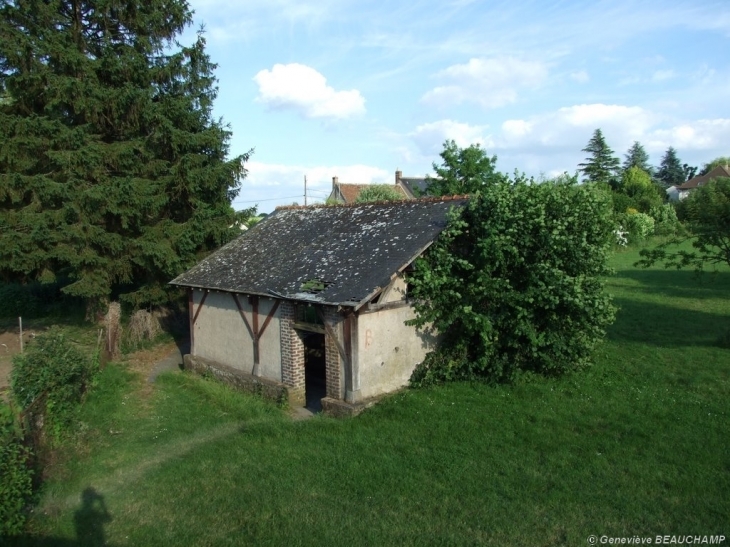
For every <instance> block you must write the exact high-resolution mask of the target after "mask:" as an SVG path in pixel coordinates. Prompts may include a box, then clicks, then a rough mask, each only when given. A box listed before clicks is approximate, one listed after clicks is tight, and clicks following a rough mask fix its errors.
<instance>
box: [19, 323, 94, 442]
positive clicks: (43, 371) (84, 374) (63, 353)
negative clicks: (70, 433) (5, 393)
mask: <svg viewBox="0 0 730 547" xmlns="http://www.w3.org/2000/svg"><path fill="white" fill-rule="evenodd" d="M95 370H96V366H95V364H94V363H93V361H92V359H90V358H88V357H87V356H85V355H84V354H83V353H82V352H81V351H80V350H79V349H78V348H76V347H75V346H73V345H72V344H71V342H70V341H69V340H68V339H67V338H66V337H65V336H64V335H63V334H62V333H61V332H60V331H59V330H57V329H50V330H49V331H47V332H46V333H44V334H41V335H39V336H37V337H36V338H35V340H34V341H33V343H32V344H29V345H28V348H27V350H26V352H25V353H22V354H18V355H16V356H15V357H14V358H13V371H12V375H11V390H12V393H13V396H14V398H15V399H16V401H17V402H18V404H19V405H20V407H21V408H23V409H24V410H27V409H29V408H30V407H31V405H34V407H33V414H34V415H36V416H42V418H43V420H42V422H43V424H44V428H46V429H47V430H48V431H50V432H51V433H52V434H53V435H54V437H56V438H57V437H58V436H59V435H60V434H61V433H62V431H63V430H64V428H65V427H66V425H67V424H68V422H69V421H70V420H71V417H72V414H73V411H74V410H75V409H76V407H77V406H78V404H79V403H80V402H81V399H82V397H83V395H84V393H85V392H86V389H87V387H88V385H89V383H90V382H91V380H92V377H93V374H94V371H95Z"/></svg>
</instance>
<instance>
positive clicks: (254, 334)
mask: <svg viewBox="0 0 730 547" xmlns="http://www.w3.org/2000/svg"><path fill="white" fill-rule="evenodd" d="M232 295H233V300H234V301H235V302H236V306H237V307H238V313H239V314H241V319H243V323H244V324H245V325H246V330H248V334H249V335H250V336H251V340H252V341H253V370H252V371H251V374H253V375H254V376H261V370H260V367H259V365H260V363H261V359H260V356H259V341H260V340H261V337H262V336H263V335H264V331H265V330H266V327H268V326H269V323H270V322H271V318H272V317H274V314H275V313H276V310H277V309H278V308H279V300H276V301H274V305H273V306H272V307H271V311H270V312H269V314H268V315H267V316H266V319H265V320H264V324H263V325H262V326H261V330H259V297H258V296H250V297H249V301H250V302H251V309H252V312H251V320H252V322H253V327H252V326H251V324H250V323H249V322H248V319H246V314H245V313H244V311H243V306H241V301H240V300H239V299H238V295H237V294H235V293H232Z"/></svg>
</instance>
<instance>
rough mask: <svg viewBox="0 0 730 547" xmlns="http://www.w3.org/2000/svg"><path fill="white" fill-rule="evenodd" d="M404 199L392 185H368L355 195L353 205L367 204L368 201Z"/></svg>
mask: <svg viewBox="0 0 730 547" xmlns="http://www.w3.org/2000/svg"><path fill="white" fill-rule="evenodd" d="M401 199H405V198H404V196H403V194H401V193H400V192H398V190H396V189H395V186H393V185H392V184H369V185H368V186H366V187H365V188H363V189H362V190H360V193H359V194H358V195H357V199H356V200H355V203H367V202H369V201H398V200H401Z"/></svg>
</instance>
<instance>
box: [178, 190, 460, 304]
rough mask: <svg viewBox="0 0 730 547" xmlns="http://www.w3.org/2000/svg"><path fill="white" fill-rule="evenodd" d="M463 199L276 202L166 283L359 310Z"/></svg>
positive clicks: (431, 238)
mask: <svg viewBox="0 0 730 547" xmlns="http://www.w3.org/2000/svg"><path fill="white" fill-rule="evenodd" d="M466 201H467V198H465V197H463V196H461V197H450V198H427V199H422V200H406V201H395V202H377V203H363V204H357V205H334V206H313V207H281V208H278V209H277V210H276V211H275V212H274V213H273V214H272V215H270V216H269V217H268V218H266V219H265V220H263V221H261V222H259V223H258V224H257V225H256V226H254V227H253V228H252V229H250V230H249V231H247V232H245V233H244V234H243V235H241V236H239V237H238V238H236V239H235V240H233V241H232V242H230V243H228V244H227V245H225V246H224V247H222V248H221V249H219V250H218V251H216V252H215V253H213V254H211V255H210V256H209V257H207V258H206V259H204V260H203V261H202V262H200V263H199V264H197V265H196V266H194V267H193V268H191V269H190V270H188V271H187V272H185V273H184V274H182V275H180V276H178V277H177V278H176V279H175V280H173V281H172V282H171V283H172V284H173V285H181V286H184V287H196V288H203V289H218V290H223V291H231V292H238V293H244V294H258V295H265V296H277V297H282V298H287V299H292V300H301V301H309V302H317V303H323V304H336V305H343V306H353V307H359V306H360V305H362V304H364V303H365V302H367V301H368V300H370V299H371V298H373V297H374V296H375V295H376V294H377V293H378V292H379V291H380V290H381V289H382V288H384V287H385V286H387V285H388V283H389V282H390V280H391V276H392V275H393V274H395V273H396V272H398V271H401V270H402V269H403V268H405V267H406V266H407V265H408V264H410V263H411V262H413V260H415V259H416V258H417V257H418V256H419V255H420V254H421V253H422V252H423V251H424V250H425V249H426V248H427V247H428V246H429V245H430V244H431V243H432V242H433V241H434V239H436V237H437V236H438V234H439V233H441V231H442V230H443V229H444V227H445V226H446V221H447V214H448V212H449V210H450V209H451V208H452V207H463V206H464V205H465V204H466Z"/></svg>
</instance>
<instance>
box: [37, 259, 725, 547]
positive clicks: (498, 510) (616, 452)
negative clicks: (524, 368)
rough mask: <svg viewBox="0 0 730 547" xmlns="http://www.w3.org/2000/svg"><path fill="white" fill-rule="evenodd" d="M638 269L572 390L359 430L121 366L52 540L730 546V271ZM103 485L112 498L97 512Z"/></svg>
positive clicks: (502, 396) (400, 399)
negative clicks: (724, 540)
mask: <svg viewBox="0 0 730 547" xmlns="http://www.w3.org/2000/svg"><path fill="white" fill-rule="evenodd" d="M636 259H637V253H636V252H633V251H628V252H625V253H622V254H619V255H617V256H616V257H615V259H614V262H615V267H616V268H617V275H616V276H615V277H613V278H611V279H610V280H609V289H610V291H611V292H612V293H613V294H614V295H615V297H616V302H617V304H618V305H619V306H620V307H621V310H620V312H619V315H618V319H617V321H616V323H615V325H613V326H612V327H611V329H610V331H609V334H608V337H607V340H606V342H605V343H604V344H603V345H602V346H601V347H600V348H599V350H598V352H597V355H596V365H595V366H594V367H593V368H591V369H590V370H588V371H585V372H582V373H580V374H575V375H573V376H570V377H565V378H561V379H537V380H535V381H534V382H531V383H528V384H524V385H519V386H500V387H489V386H486V385H482V384H478V383H475V384H465V383H460V384H453V385H448V386H443V387H438V388H433V389H425V390H418V391H410V390H407V391H404V392H401V393H399V394H396V395H395V396H393V397H390V398H389V399H387V400H386V401H384V402H383V403H382V404H380V405H378V406H377V407H375V408H373V409H371V410H369V411H368V412H366V413H365V414H363V415H361V416H360V417H358V418H356V419H352V420H340V421H337V420H331V419H326V418H315V419H312V420H309V421H305V422H292V421H291V420H289V419H288V418H287V416H286V415H285V414H284V413H283V412H281V411H279V410H278V409H276V408H274V407H273V406H270V405H267V404H265V403H263V402H261V401H258V400H256V399H253V398H248V397H242V396H239V395H236V394H233V393H231V392H230V391H228V390H227V389H225V388H223V387H222V386H219V385H217V384H215V383H213V382H211V381H207V380H204V379H201V378H197V377H192V376H188V375H184V374H174V375H163V376H161V377H160V378H159V379H158V383H157V385H156V387H155V389H154V391H153V392H152V393H149V392H147V393H145V392H144V390H141V389H138V386H139V385H141V383H142V382H143V381H144V380H143V379H139V378H137V377H135V376H133V375H130V374H129V373H127V372H125V371H124V370H122V369H121V368H119V367H110V368H108V369H107V371H106V372H105V373H104V375H103V376H102V377H101V378H100V384H99V386H97V390H96V391H95V393H94V395H93V396H92V397H91V398H90V400H89V401H88V403H87V405H86V406H85V408H84V410H83V412H82V415H81V416H80V431H81V432H80V433H79V437H78V440H77V441H76V444H75V446H74V447H72V448H73V451H71V450H69V451H68V452H67V456H66V460H65V461H64V462H63V463H61V464H59V465H58V466H57V467H56V468H55V469H54V475H53V476H52V477H51V479H50V480H49V482H48V483H47V485H46V488H45V490H44V492H43V497H42V499H41V502H40V504H39V508H38V512H37V514H36V515H35V516H34V518H33V522H32V526H33V530H34V532H35V534H36V537H37V538H38V540H37V541H38V542H40V544H44V542H45V543H47V542H48V538H56V539H58V538H65V541H66V542H67V543H68V544H69V545H70V544H78V545H84V544H93V543H94V542H97V543H98V542H99V541H100V539H99V538H102V539H103V540H104V541H106V542H107V544H110V545H130V546H131V545H170V546H173V545H175V546H178V545H500V546H510V545H514V546H533V545H535V546H548V545H581V546H582V545H587V544H588V543H587V538H588V537H589V536H590V535H596V536H598V537H601V536H607V537H628V536H631V537H633V536H639V537H651V538H654V537H655V536H657V535H671V534H675V535H677V534H682V535H685V534H697V535H710V534H724V535H725V536H730V533H729V532H730V495H728V493H729V492H730V450H729V449H730V402H729V401H730V349H728V348H724V347H721V345H720V343H719V342H720V340H721V338H722V337H723V335H725V334H727V333H728V332H730V271H729V270H728V269H727V268H725V269H724V270H723V271H721V272H720V273H718V274H717V275H716V276H714V277H711V276H706V277H705V278H702V279H697V278H696V277H695V276H694V274H693V273H691V272H683V271H667V270H662V269H652V270H637V269H635V268H633V266H632V263H633V262H634V261H635V260H636ZM71 454H73V456H71ZM90 489H91V491H92V492H93V493H94V496H98V498H88V497H84V492H87V493H88V492H89V491H90ZM88 499H96V500H97V501H96V502H95V503H97V504H98V503H100V501H99V500H102V501H103V505H104V509H103V511H102V510H101V509H98V510H94V509H93V507H87V505H88V506H90V504H91V502H88V501H87V502H85V501H84V500H88ZM81 517H83V518H81ZM95 518H96V520H94V519H95ZM80 523H86V524H80ZM43 538H46V539H45V540H44V539H43ZM59 541H61V539H59Z"/></svg>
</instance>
